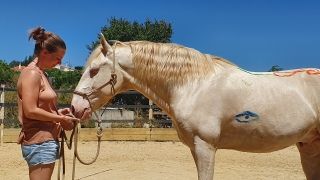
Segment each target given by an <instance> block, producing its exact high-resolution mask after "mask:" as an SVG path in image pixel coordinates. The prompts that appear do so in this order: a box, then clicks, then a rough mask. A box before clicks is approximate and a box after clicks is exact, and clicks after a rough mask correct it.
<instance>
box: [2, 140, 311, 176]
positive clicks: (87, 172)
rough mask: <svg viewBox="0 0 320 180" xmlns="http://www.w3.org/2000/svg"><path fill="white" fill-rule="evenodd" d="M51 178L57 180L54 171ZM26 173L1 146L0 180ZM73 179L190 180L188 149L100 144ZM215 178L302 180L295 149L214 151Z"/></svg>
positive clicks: (86, 148)
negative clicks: (255, 152) (271, 151)
mask: <svg viewBox="0 0 320 180" xmlns="http://www.w3.org/2000/svg"><path fill="white" fill-rule="evenodd" d="M96 147H97V145H96V142H80V143H79V154H80V156H81V157H83V159H84V160H91V159H92V158H93V157H94V154H95V151H96ZM66 151H67V152H66V156H67V157H66V161H67V165H66V166H67V170H66V171H67V172H66V180H70V179H71V174H72V158H73V156H72V153H73V151H71V150H66ZM57 165H58V163H56V168H55V171H54V174H53V176H52V179H57V169H58V168H57V167H58V166H57ZM27 179H28V170H27V165H26V163H25V161H24V160H23V159H22V157H21V151H20V146H19V145H17V144H15V143H5V144H3V145H2V146H0V180H27ZM75 179H78V180H80V179H81V180H104V179H112V180H127V179H129V180H144V179H146V180H150V179H152V180H167V179H170V180H172V179H173V180H178V179H182V180H195V179H197V172H196V167H195V164H194V162H193V159H192V156H191V153H190V152H189V149H188V148H187V147H186V146H185V145H183V144H182V143H180V142H175V143H174V142H125V141H121V142H111V141H103V142H102V144H101V152H100V156H99V158H98V160H97V162H95V163H94V164H92V165H89V166H86V165H82V164H80V163H79V162H77V163H76V176H75ZM215 179H218V180H234V179H237V180H239V179H246V180H272V179H277V180H283V179H285V180H303V179H306V178H305V177H304V174H303V171H302V168H301V165H300V158H299V153H298V150H297V148H296V147H295V146H291V147H288V148H286V149H284V150H281V151H277V152H273V153H267V154H253V153H243V152H237V151H233V150H218V152H217V156H216V169H215Z"/></svg>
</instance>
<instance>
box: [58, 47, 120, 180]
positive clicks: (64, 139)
mask: <svg viewBox="0 0 320 180" xmlns="http://www.w3.org/2000/svg"><path fill="white" fill-rule="evenodd" d="M115 59H116V58H115V48H114V51H113V70H112V71H111V78H110V80H109V82H108V83H110V84H111V93H112V95H113V97H114V96H115V90H114V86H115V84H116V83H117V74H116V73H115ZM103 86H104V85H103ZM74 93H75V94H78V95H80V96H85V98H86V99H87V100H88V102H89V104H90V108H91V109H93V108H92V104H91V102H90V100H89V98H88V96H89V94H85V93H82V92H78V91H74ZM111 101H112V99H110V101H109V102H108V103H107V105H108V104H109V103H110V102H111ZM106 109H107V108H105V109H104V110H103V111H102V113H101V116H100V118H99V117H98V114H97V113H96V111H93V112H94V114H95V116H96V118H97V122H98V130H97V137H98V147H97V152H96V156H95V158H94V159H93V160H92V161H91V162H84V161H83V160H82V159H81V158H80V156H79V154H78V138H79V137H78V134H79V128H80V127H79V124H80V123H79V121H78V122H74V126H73V130H72V133H71V135H70V141H68V139H67V136H66V133H65V131H64V130H63V131H62V132H61V147H60V158H59V165H58V180H60V169H61V158H62V164H63V170H62V171H63V172H62V173H63V174H62V179H63V180H64V178H65V154H64V142H66V144H67V146H68V149H69V150H71V148H72V139H73V136H74V153H73V167H72V180H74V176H75V164H76V159H78V160H79V162H81V163H82V164H84V165H90V164H92V163H94V162H95V161H96V160H97V158H98V156H99V153H100V142H101V137H102V136H103V129H102V126H101V122H102V121H101V117H102V115H103V113H104V112H105V110H106ZM66 116H70V117H75V116H74V115H73V114H67V115H66Z"/></svg>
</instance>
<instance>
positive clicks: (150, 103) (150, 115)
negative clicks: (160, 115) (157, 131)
mask: <svg viewBox="0 0 320 180" xmlns="http://www.w3.org/2000/svg"><path fill="white" fill-rule="evenodd" d="M152 105H153V102H152V101H151V100H149V106H150V108H149V120H150V119H153V109H152Z"/></svg>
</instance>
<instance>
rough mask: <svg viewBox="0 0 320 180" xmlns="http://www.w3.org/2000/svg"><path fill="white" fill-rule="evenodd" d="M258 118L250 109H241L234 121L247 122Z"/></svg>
mask: <svg viewBox="0 0 320 180" xmlns="http://www.w3.org/2000/svg"><path fill="white" fill-rule="evenodd" d="M258 119H259V116H258V115H257V114H255V113H253V112H250V111H243V112H242V113H240V114H237V115H236V121H238V122H240V123H249V122H251V121H255V120H258Z"/></svg>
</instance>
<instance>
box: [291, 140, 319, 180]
mask: <svg viewBox="0 0 320 180" xmlns="http://www.w3.org/2000/svg"><path fill="white" fill-rule="evenodd" d="M296 146H297V147H298V149H299V152H300V158H301V164H302V168H303V171H304V173H305V175H306V177H307V179H308V180H320V137H319V138H318V139H316V140H314V141H313V142H311V143H297V144H296Z"/></svg>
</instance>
